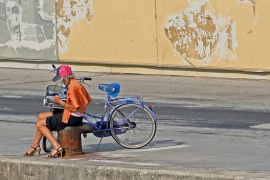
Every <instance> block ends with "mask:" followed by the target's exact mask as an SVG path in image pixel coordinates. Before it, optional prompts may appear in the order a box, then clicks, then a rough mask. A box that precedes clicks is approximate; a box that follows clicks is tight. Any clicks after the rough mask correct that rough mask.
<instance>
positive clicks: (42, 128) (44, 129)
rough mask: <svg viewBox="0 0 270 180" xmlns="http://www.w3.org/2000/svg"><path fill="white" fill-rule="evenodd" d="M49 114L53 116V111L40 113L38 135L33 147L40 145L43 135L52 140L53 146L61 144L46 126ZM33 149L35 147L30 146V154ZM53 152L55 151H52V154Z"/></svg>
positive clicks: (56, 146) (37, 125) (37, 124)
mask: <svg viewBox="0 0 270 180" xmlns="http://www.w3.org/2000/svg"><path fill="white" fill-rule="evenodd" d="M48 116H52V113H51V112H42V113H40V114H39V115H38V121H37V122H36V127H37V131H36V137H35V139H34V141H33V143H32V146H33V147H37V146H38V145H39V143H40V140H41V138H42V135H44V136H45V137H46V138H47V139H48V140H49V141H50V142H51V144H52V146H53V148H58V147H59V146H60V145H59V143H58V142H57V141H56V139H55V138H54V137H53V135H52V132H51V131H50V130H49V129H48V128H47V126H46V118H47V117H48ZM33 151H34V149H33V148H30V149H29V151H28V154H30V153H31V152H33ZM53 153H54V151H53V152H52V154H53Z"/></svg>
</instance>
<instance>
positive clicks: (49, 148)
mask: <svg viewBox="0 0 270 180" xmlns="http://www.w3.org/2000/svg"><path fill="white" fill-rule="evenodd" d="M52 134H53V137H54V138H55V139H56V140H57V131H52ZM42 149H43V151H45V152H46V153H48V152H51V151H52V144H51V142H50V141H49V140H48V139H47V138H46V137H45V136H43V138H42Z"/></svg>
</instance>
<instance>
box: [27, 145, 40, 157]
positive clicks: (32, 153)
mask: <svg viewBox="0 0 270 180" xmlns="http://www.w3.org/2000/svg"><path fill="white" fill-rule="evenodd" d="M31 148H33V149H34V151H33V152H31V153H30V154H29V153H28V152H26V153H24V154H23V156H33V155H34V154H36V152H38V156H40V150H41V149H40V145H38V146H36V147H33V146H31Z"/></svg>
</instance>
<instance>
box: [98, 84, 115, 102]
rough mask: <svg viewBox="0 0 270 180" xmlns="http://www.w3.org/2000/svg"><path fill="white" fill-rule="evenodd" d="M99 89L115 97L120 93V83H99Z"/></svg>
mask: <svg viewBox="0 0 270 180" xmlns="http://www.w3.org/2000/svg"><path fill="white" fill-rule="evenodd" d="M98 88H99V90H101V91H104V92H106V93H107V95H108V97H109V98H115V97H116V96H117V95H118V94H119V93H120V84H119V83H112V84H99V85H98Z"/></svg>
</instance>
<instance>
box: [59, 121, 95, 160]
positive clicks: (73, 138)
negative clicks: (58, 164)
mask: <svg viewBox="0 0 270 180" xmlns="http://www.w3.org/2000/svg"><path fill="white" fill-rule="evenodd" d="M92 132H93V126H92V125H91V124H88V123H82V124H81V125H79V126H68V127H66V128H65V129H63V130H61V131H58V136H57V139H58V142H59V144H60V145H61V146H62V147H63V148H64V150H65V153H64V154H63V155H64V156H76V155H80V154H83V153H84V152H83V151H82V138H81V134H83V133H92Z"/></svg>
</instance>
